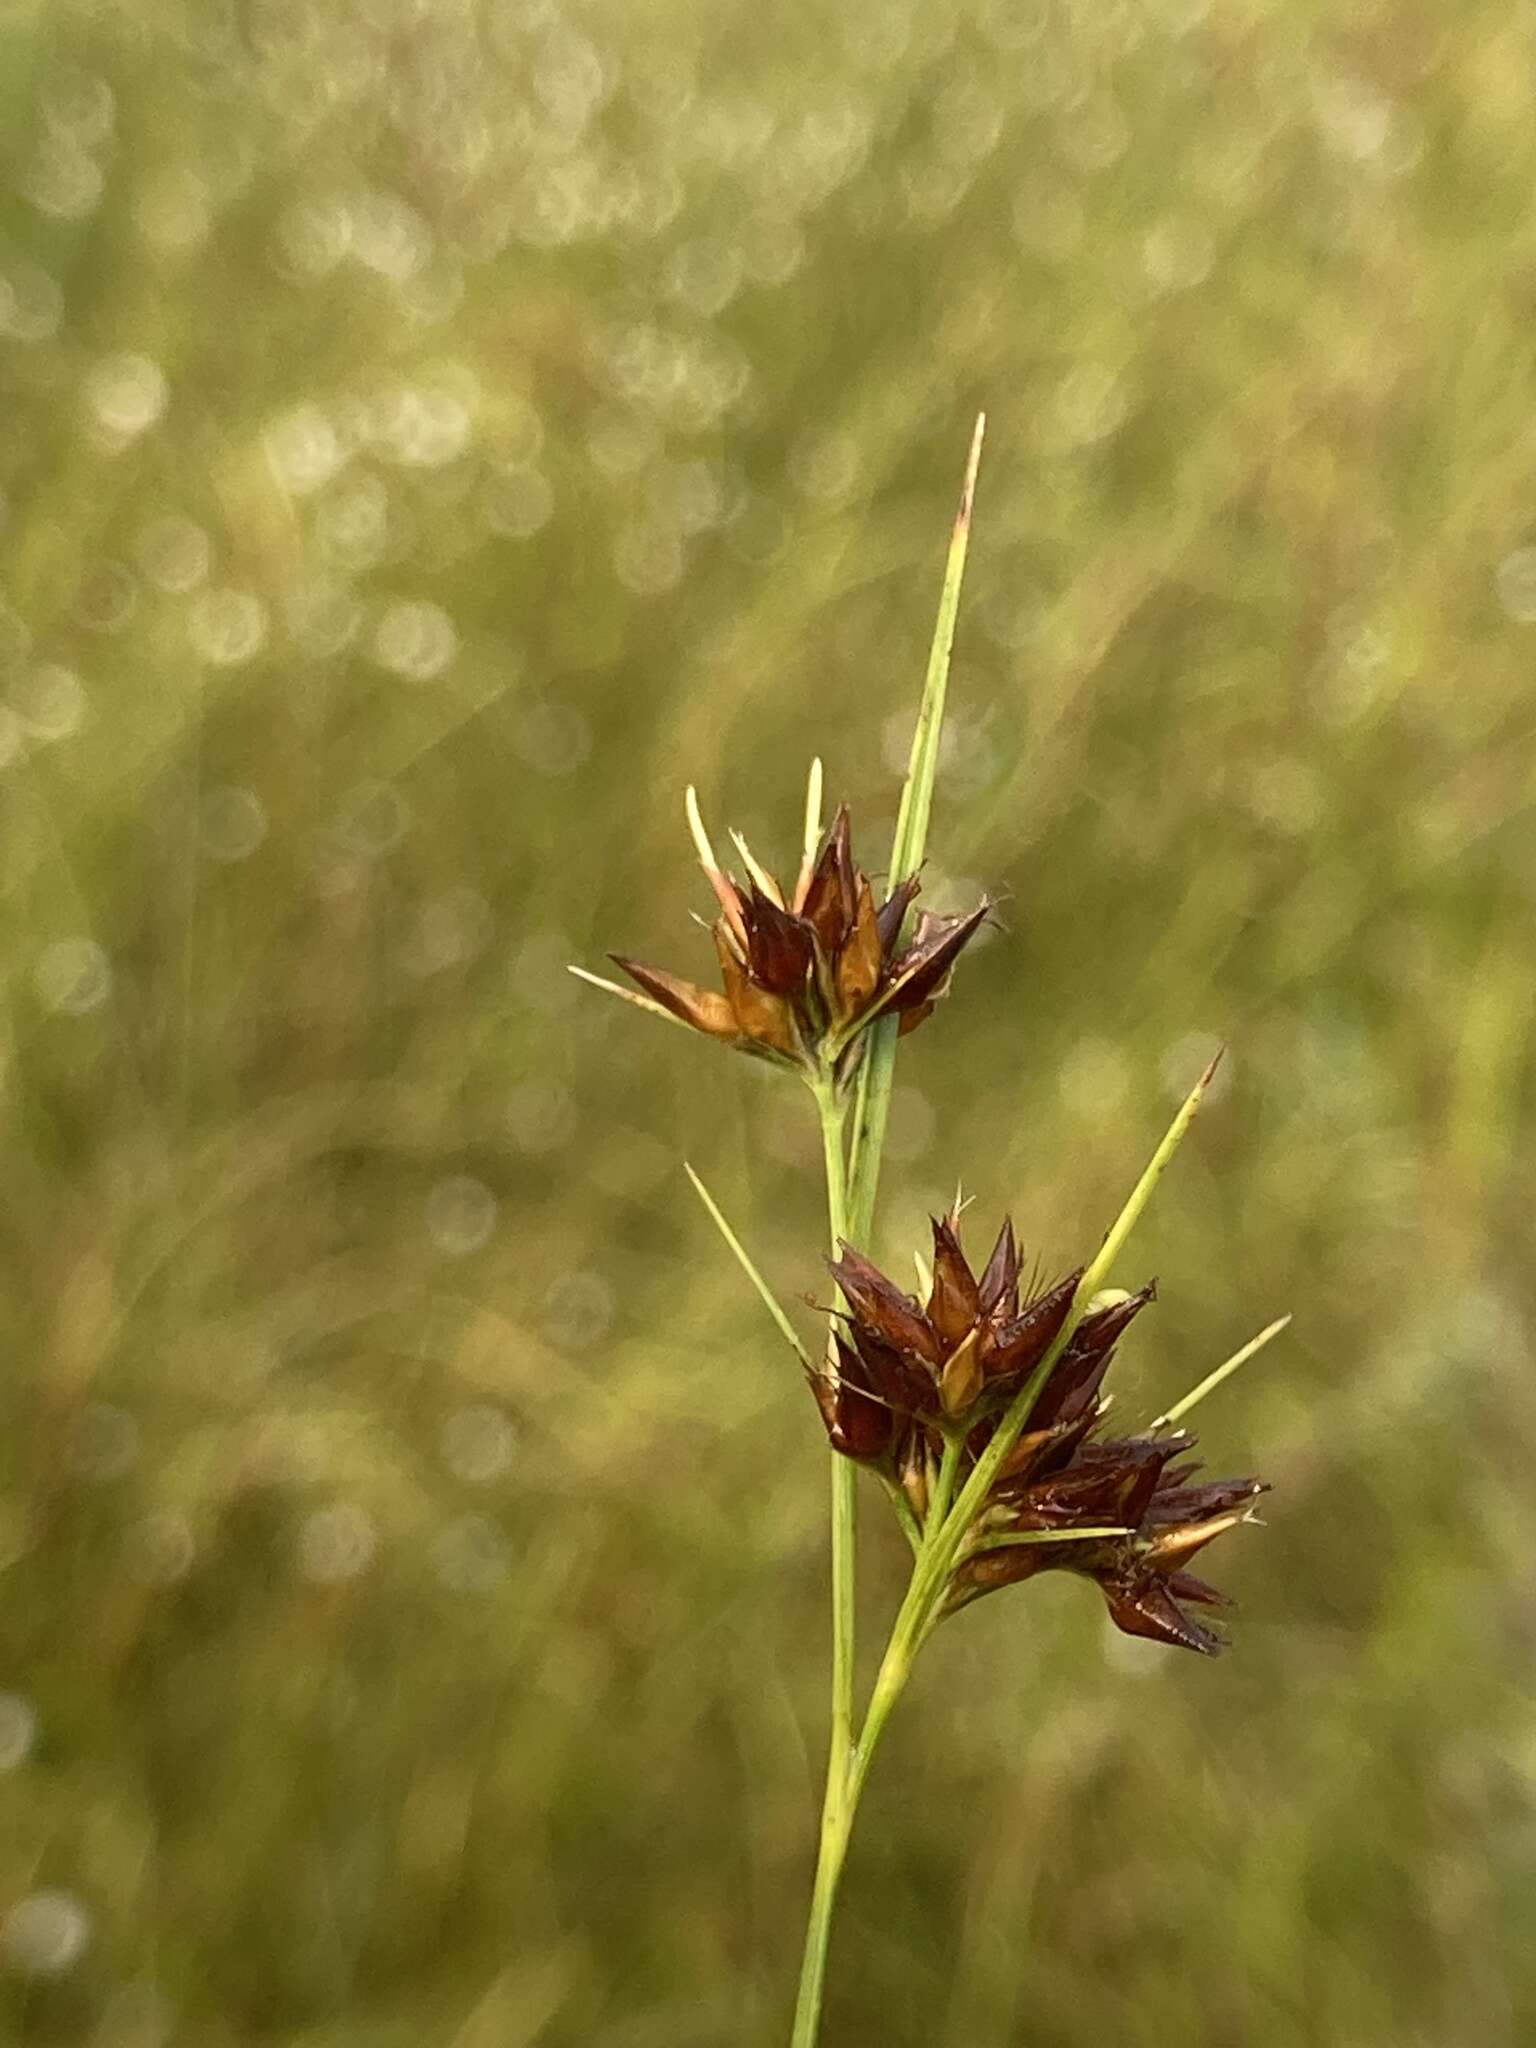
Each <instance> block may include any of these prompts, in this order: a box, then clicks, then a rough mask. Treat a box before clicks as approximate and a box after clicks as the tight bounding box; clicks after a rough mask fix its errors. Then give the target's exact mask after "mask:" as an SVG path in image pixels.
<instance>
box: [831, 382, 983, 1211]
mask: <svg viewBox="0 0 1536 2048" xmlns="http://www.w3.org/2000/svg"><path fill="white" fill-rule="evenodd" d="M986 430H987V416H986V414H985V413H978V414H977V415H976V429H975V432H974V433H973V434H972V436H971V452H970V456H969V459H968V460H967V462H966V466H965V482H964V484H963V485H962V487H961V491H960V509H959V511H958V512H957V513H956V515H955V528H954V532H953V534H952V535H951V536H950V542H949V555H948V558H947V560H946V562H945V564H944V585H943V588H942V590H941V591H940V592H939V615H938V618H937V619H936V620H935V622H934V628H933V644H932V646H931V647H930V649H929V652H928V672H927V674H926V675H925V677H924V678H923V694H922V699H921V702H920V703H919V705H918V707H917V723H916V725H915V726H914V728H913V732H912V753H911V757H910V759H909V761H908V764H907V779H906V781H905V782H904V783H903V785H902V791H901V805H900V808H899V809H898V811H897V813H896V834H895V837H894V839H893V840H892V842H891V872H890V879H889V882H888V885H887V886H888V888H889V889H890V890H892V891H894V890H895V889H897V888H898V887H899V886H900V885H901V883H902V882H904V881H905V880H906V879H907V878H908V877H909V876H910V875H915V874H916V873H917V870H918V869H919V868H920V867H921V866H922V864H923V855H924V853H925V852H926V850H927V845H928V818H929V814H930V812H931V811H932V809H933V784H934V777H935V776H936V774H937V773H938V766H939V740H940V737H941V735H942V732H943V727H944V702H945V698H946V696H947V694H948V690H949V661H950V652H951V650H952V648H953V647H954V642H955V620H956V617H957V616H958V613H959V610H960V586H961V584H962V583H963V582H964V580H965V558H966V554H967V552H968V551H969V548H970V544H971V511H972V507H973V506H974V504H975V500H976V473H977V470H978V469H979V468H980V466H981V444H982V440H983V438H984V436H985V434H986ZM900 1030H901V1020H900V1019H899V1018H898V1017H882V1018H880V1019H879V1021H878V1022H876V1023H875V1024H873V1025H871V1026H870V1029H869V1033H868V1035H867V1037H866V1039H865V1041H864V1059H863V1064H862V1066H861V1067H860V1069H859V1083H858V1092H857V1097H856V1100H855V1103H854V1112H853V1139H852V1152H851V1168H850V1174H849V1180H850V1195H851V1201H850V1205H849V1207H850V1216H849V1224H850V1228H851V1231H852V1235H853V1239H854V1242H855V1243H856V1244H862V1243H863V1242H864V1240H865V1238H866V1237H867V1236H868V1234H869V1227H870V1224H871V1222H872V1220H873V1218H874V1210H875V1192H876V1189H877V1186H878V1184H879V1174H880V1153H881V1149H882V1147H883V1145H884V1142H885V1125H886V1118H887V1117H888V1116H889V1114H890V1106H891V1081H892V1077H893V1074H894V1071H895V1066H896V1040H897V1037H898V1035H899V1033H900Z"/></svg>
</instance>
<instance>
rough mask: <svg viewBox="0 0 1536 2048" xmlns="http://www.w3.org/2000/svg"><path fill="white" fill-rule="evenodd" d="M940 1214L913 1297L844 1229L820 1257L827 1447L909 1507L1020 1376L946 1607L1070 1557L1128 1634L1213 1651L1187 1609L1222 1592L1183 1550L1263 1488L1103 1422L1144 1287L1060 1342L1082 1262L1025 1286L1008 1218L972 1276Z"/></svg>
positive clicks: (1238, 1517) (1208, 1634)
mask: <svg viewBox="0 0 1536 2048" xmlns="http://www.w3.org/2000/svg"><path fill="white" fill-rule="evenodd" d="M956 1225H957V1219H956V1218H954V1217H948V1218H943V1219H936V1220H935V1222H934V1225H933V1266H932V1277H931V1281H930V1282H929V1284H928V1287H927V1298H926V1300H925V1301H922V1302H919V1300H918V1299H917V1298H916V1297H914V1296H912V1295H909V1294H907V1293H905V1292H904V1291H903V1290H902V1289H901V1288H900V1287H898V1286H897V1285H896V1283H895V1282H894V1281H892V1280H890V1279H889V1278H887V1276H886V1275H885V1274H883V1273H881V1272H880V1271H879V1270H878V1268H877V1267H875V1266H874V1265H872V1264H871V1263H870V1261H869V1260H868V1259H866V1258H865V1257H863V1255H862V1254H861V1253H859V1252H856V1251H854V1250H853V1249H852V1247H851V1246H848V1245H845V1246H844V1247H843V1255H842V1257H841V1258H840V1259H838V1260H835V1261H833V1262H832V1273H833V1275H834V1277H835V1279H836V1280H837V1283H838V1286H839V1288H840V1289H841V1291H842V1294H843V1298H844V1301H845V1302H846V1304H847V1307H846V1310H845V1311H843V1312H840V1313H839V1315H838V1316H837V1319H836V1323H835V1326H834V1337H833V1354H834V1360H835V1364H831V1365H829V1366H828V1368H827V1369H826V1371H825V1372H823V1373H822V1374H821V1375H819V1376H818V1377H817V1378H816V1379H815V1380H814V1382H813V1390H814V1392H815V1394H816V1398H817V1402H818V1405H819V1407H820V1409H821V1413H822V1418H823V1420H824V1422H825V1423H826V1427H827V1433H828V1436H829V1437H830V1439H831V1442H832V1445H833V1447H834V1449H836V1450H838V1451H841V1452H842V1453H843V1454H844V1455H846V1456H848V1457H851V1458H856V1459H859V1460H861V1461H863V1462H866V1463H869V1464H872V1465H875V1466H877V1467H878V1468H880V1469H881V1470H882V1471H883V1472H884V1473H885V1475H886V1476H887V1477H888V1478H889V1479H890V1480H891V1481H892V1482H893V1483H894V1484H895V1485H898V1486H899V1487H900V1488H901V1489H902V1491H903V1493H904V1494H905V1495H906V1498H907V1500H908V1501H909V1503H910V1505H911V1507H912V1509H913V1512H914V1513H915V1514H916V1516H917V1517H918V1519H919V1520H921V1519H922V1518H923V1516H924V1515H925V1514H926V1512H927V1507H928V1501H929V1496H930V1489H931V1486H932V1482H933V1473H934V1471H935V1469H936V1466H937V1462H938V1460H939V1459H940V1457H941V1456H942V1453H943V1450H944V1448H945V1445H946V1442H950V1441H953V1442H955V1443H957V1444H958V1446H959V1448H960V1460H961V1463H960V1484H961V1485H963V1483H964V1479H965V1477H966V1475H967V1473H968V1472H969V1471H970V1470H972V1469H974V1466H975V1464H976V1462H977V1461H978V1460H979V1459H980V1458H982V1457H983V1456H984V1454H985V1453H986V1452H987V1450H988V1448H989V1446H990V1445H991V1444H992V1443H993V1440H994V1436H995V1433H996V1431H997V1430H998V1428H999V1426H1000V1425H1001V1423H1002V1420H1003V1417H1004V1416H1005V1415H1007V1414H1008V1413H1009V1411H1010V1410H1011V1409H1012V1408H1013V1406H1014V1404H1015V1403H1016V1402H1017V1401H1018V1400H1019V1399H1020V1398H1021V1397H1023V1396H1024V1395H1025V1393H1026V1392H1027V1391H1028V1390H1029V1389H1030V1388H1031V1386H1033V1393H1032V1395H1031V1397H1030V1400H1029V1407H1028V1411H1027V1413H1026V1414H1025V1415H1024V1417H1023V1418H1022V1428H1021V1429H1020V1431H1019V1433H1018V1435H1017V1438H1016V1440H1015V1441H1014V1442H1013V1443H1012V1445H1011V1446H1010V1448H1009V1450H1008V1452H1007V1454H1006V1456H1004V1457H1003V1458H1002V1460H1001V1461H1000V1463H999V1464H998V1467H997V1470H996V1473H995V1474H994V1476H993V1479H992V1483H991V1485H990V1487H989V1489H988V1492H987V1495H986V1498H985V1501H984V1503H983V1505H982V1507H981V1509H980V1512H979V1513H978V1515H977V1516H976V1519H975V1521H974V1523H973V1524H972V1526H971V1527H970V1529H969V1530H968V1531H967V1533H966V1537H965V1542H964V1545H963V1547H962V1549H961V1552H960V1555H959V1560H958V1562H957V1564H956V1566H955V1568H954V1571H953V1574H952V1577H951V1581H950V1585H949V1589H948V1594H947V1600H946V1611H947V1612H954V1611H955V1610H956V1609H958V1608H960V1607H964V1606H966V1605H968V1604H969V1603H970V1602H971V1601H972V1600H976V1599H979V1598H980V1597H981V1595H983V1594H984V1593H990V1592H993V1591H995V1590H996V1589H997V1588H998V1587H1001V1586H1006V1585H1012V1584H1014V1583H1015V1582H1017V1581H1019V1580H1023V1579H1029V1578H1033V1577H1034V1576H1035V1575H1036V1574H1037V1573H1039V1572H1042V1571H1048V1570H1066V1571H1074V1572H1077V1573H1079V1574H1080V1575H1081V1576H1083V1577H1085V1578H1088V1579H1091V1580H1093V1582H1094V1583H1095V1584H1096V1585H1097V1586H1098V1588H1099V1590H1100V1592H1101V1593H1102V1594H1103V1596H1104V1600H1105V1603H1106V1605H1107V1607H1108V1609H1109V1614H1110V1618H1111V1620H1112V1621H1113V1622H1114V1623H1115V1625H1116V1626H1117V1627H1118V1628H1120V1629H1123V1630H1124V1631H1125V1632H1126V1633H1127V1634H1130V1635H1138V1636H1147V1637H1150V1638H1152V1639H1153V1640H1154V1641H1157V1642H1163V1643H1170V1644H1175V1645H1177V1646H1178V1647H1179V1648H1181V1649H1187V1650H1197V1651H1200V1652H1203V1653H1204V1654H1206V1655H1215V1654H1216V1653H1217V1652H1218V1651H1219V1650H1220V1649H1221V1648H1222V1639H1221V1637H1220V1636H1219V1635H1218V1634H1217V1633H1216V1632H1215V1631H1214V1630H1213V1629H1211V1628H1210V1627H1208V1626H1206V1625H1205V1623H1204V1622H1202V1621H1200V1620H1197V1619H1196V1618H1195V1617H1194V1615H1192V1614H1191V1613H1190V1612H1189V1609H1190V1608H1191V1607H1195V1608H1205V1609H1209V1608H1213V1607H1219V1606H1224V1605H1227V1604H1229V1603H1228V1602H1227V1601H1226V1598H1225V1596H1224V1595H1223V1594H1221V1593H1219V1592H1217V1590H1216V1589H1215V1587H1213V1586H1211V1585H1209V1584H1208V1583H1207V1582H1206V1581H1205V1580H1204V1579H1202V1578H1199V1577H1197V1576H1196V1575H1195V1574H1194V1573H1193V1572H1192V1571H1190V1570H1189V1569H1188V1566H1189V1563H1190V1560H1191V1559H1192V1558H1193V1557H1195V1555H1196V1554H1197V1553H1198V1552H1200V1551H1201V1550H1203V1549H1204V1548H1205V1546H1206V1545H1207V1544H1208V1543H1210V1542H1212V1541H1214V1539H1215V1538H1216V1537H1217V1536H1220V1535H1222V1534H1224V1533H1225V1531H1226V1530H1228V1529H1231V1528H1234V1527H1236V1525H1237V1524H1238V1523H1239V1522H1242V1521H1244V1520H1245V1519H1247V1517H1248V1515H1249V1512H1250V1510H1251V1508H1252V1504H1253V1501H1254V1499H1255V1498H1256V1496H1257V1495H1258V1494H1260V1493H1262V1492H1264V1491H1265V1490H1266V1489H1265V1487H1264V1485H1263V1483H1262V1482H1261V1481H1259V1480H1257V1479H1247V1478H1245V1479H1206V1480H1201V1479H1198V1478H1197V1476H1196V1475H1197V1474H1198V1473H1199V1472H1200V1470H1201V1467H1200V1466H1199V1465H1198V1464H1197V1463H1195V1462H1194V1461H1192V1460H1191V1459H1190V1457H1189V1453H1190V1452H1191V1450H1192V1449H1193V1448H1194V1438H1193V1437H1191V1436H1190V1435H1189V1434H1188V1433H1187V1432H1186V1431H1184V1430H1159V1429H1157V1428H1155V1427H1154V1428H1152V1429H1150V1430H1149V1431H1147V1432H1146V1433H1144V1434H1141V1435H1132V1436H1118V1437H1110V1436H1106V1435H1104V1434H1103V1433H1102V1431H1103V1424H1104V1420H1105V1414H1106V1403H1105V1402H1104V1400H1103V1398H1102V1396H1101V1391H1100V1390H1101V1388H1102V1386H1103V1382H1104V1378H1105V1375H1106V1373H1107V1372H1108V1370H1109V1367H1110V1364H1111V1361H1112V1360H1113V1357H1114V1353H1115V1348H1116V1345H1117V1344H1118V1342H1119V1339H1120V1337H1121V1335H1122V1334H1123V1333H1124V1331H1125V1330H1126V1329H1127V1327H1128V1326H1129V1325H1130V1323H1131V1322H1132V1321H1133V1319H1134V1318H1135V1317H1136V1316H1137V1315H1138V1314H1139V1313H1140V1312H1141V1310H1142V1309H1143V1308H1144V1307H1145V1306H1146V1305H1147V1303H1148V1302H1149V1301H1151V1300H1152V1299H1153V1295H1154V1289H1153V1288H1152V1287H1151V1286H1148V1287H1145V1288H1143V1289H1142V1290H1141V1292H1140V1293H1138V1294H1129V1295H1116V1296H1112V1297H1100V1298H1099V1299H1098V1300H1097V1301H1096V1302H1095V1303H1093V1304H1090V1307H1089V1310H1088V1313H1087V1314H1086V1315H1084V1316H1083V1317H1082V1319H1081V1320H1080V1321H1079V1322H1078V1323H1077V1324H1076V1326H1075V1328H1073V1329H1072V1330H1071V1334H1070V1335H1069V1336H1068V1337H1067V1338H1066V1340H1065V1341H1064V1342H1063V1341H1061V1340H1062V1335H1063V1332H1064V1331H1065V1330H1066V1329H1067V1327H1068V1322H1069V1317H1070V1315H1071V1311H1072V1306H1073V1301H1074V1298H1075V1296H1076V1294H1077V1291H1078V1285H1079V1282H1080V1280H1081V1278H1082V1275H1081V1272H1080V1271H1079V1272H1074V1273H1070V1274H1068V1275H1067V1276H1066V1278H1065V1279H1063V1280H1061V1281H1058V1282H1056V1283H1055V1284H1054V1285H1050V1286H1046V1287H1043V1288H1040V1289H1037V1290H1036V1291H1034V1292H1033V1293H1031V1294H1029V1295H1027V1296H1026V1295H1024V1294H1023V1291H1022V1289H1021V1284H1020V1265H1019V1256H1018V1249H1017V1246H1016V1243H1015V1240H1014V1234H1013V1228H1012V1225H1011V1223H1009V1222H1008V1221H1007V1220H1006V1219H1005V1221H1004V1223H1003V1226H1002V1228H1001V1230H1000V1231H999V1233H998V1237H997V1242H996V1245H995V1246H994V1248H993V1251H992V1254H991V1257H990V1258H989V1259H988V1261H987V1264H986V1266H985V1267H984V1268H983V1270H982V1272H981V1273H980V1275H977V1274H976V1273H974V1272H973V1270H972V1268H971V1266H970V1265H969V1263H968V1262H967V1260H966V1258H965V1255H964V1253H963V1251H962V1250H961V1247H960V1241H959V1236H958V1232H957V1227H956ZM1053 1354H1054V1355H1053ZM1042 1375H1043V1376H1042ZM1036 1380H1038V1381H1039V1384H1038V1385H1035V1384H1034V1382H1035V1381H1036ZM1014 1419H1015V1420H1016V1419H1017V1418H1014ZM1010 1426H1011V1424H1010Z"/></svg>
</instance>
